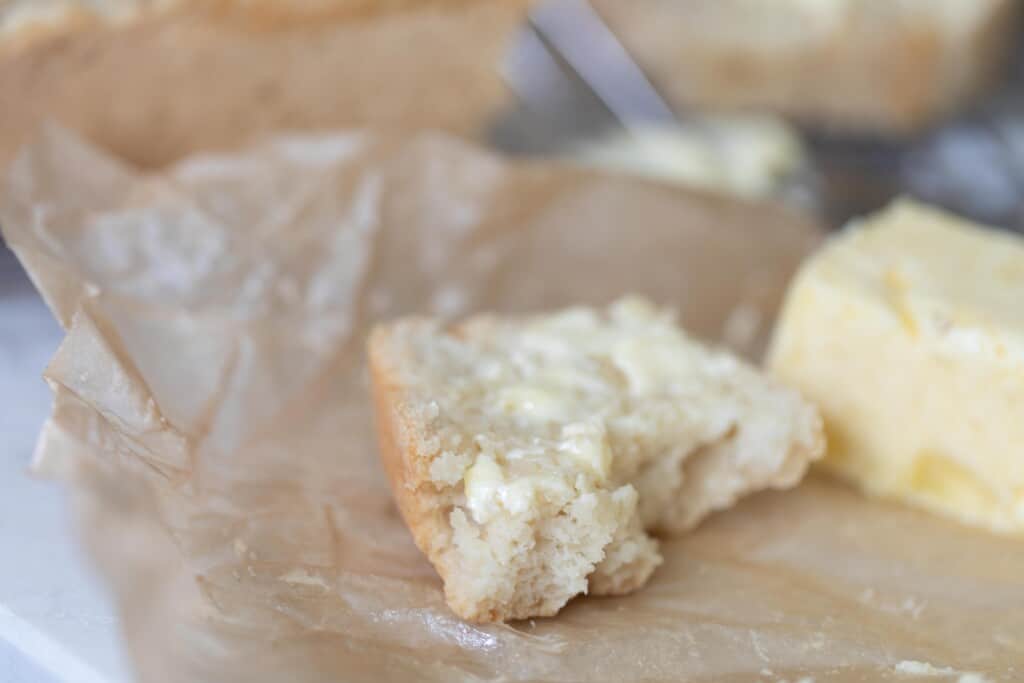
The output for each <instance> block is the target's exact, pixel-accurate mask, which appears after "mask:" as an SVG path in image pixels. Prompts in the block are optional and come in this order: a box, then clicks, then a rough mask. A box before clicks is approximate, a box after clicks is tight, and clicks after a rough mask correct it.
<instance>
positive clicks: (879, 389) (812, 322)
mask: <svg viewBox="0 0 1024 683" xmlns="http://www.w3.org/2000/svg"><path fill="white" fill-rule="evenodd" d="M768 362H769V365H770V367H771V369H772V370H773V372H775V373H776V374H777V375H778V376H779V377H781V378H782V379H784V380H787V381H788V382H789V383H791V384H793V385H794V386H796V387H798V388H799V389H801V390H803V392H804V393H805V395H806V396H807V397H808V398H810V399H812V400H814V401H816V402H817V403H818V405H819V407H820V408H821V411H822V414H823V415H824V418H825V423H826V430H827V433H828V439H829V447H828V455H827V456H826V458H825V460H824V461H823V462H824V464H823V467H825V468H827V469H829V470H831V471H833V472H836V473H838V474H840V475H842V476H843V477H845V478H847V479H849V480H851V481H853V482H855V483H856V484H858V485H859V486H860V487H861V488H863V489H864V490H865V491H867V492H869V493H872V494H877V495H882V496H886V497H892V498H896V499H899V500H903V501H907V502H909V503H913V504H916V505H919V506H921V507H924V508H927V509H929V510H932V511H934V512H938V513H941V514H944V515H947V516H949V517H952V518H954V519H957V520H959V521H961V522H964V523H966V524H973V525H978V526H982V527H986V528H988V529H990V530H993V531H997V532H1002V533H1011V534H1019V535H1024V240H1022V239H1021V238H1020V237H1017V236H1015V235H1011V234H1009V233H1004V232H998V231H996V230H993V229H988V228H983V227H980V226H976V225H972V224H971V223H968V222H966V221H963V220H960V219H958V218H956V217H954V216H951V215H948V214H946V213H943V212H941V211H938V210H935V209H931V208H928V207H925V206H922V205H919V204H914V203H910V202H907V201H902V202H898V203H896V204H894V205H893V206H891V207H890V208H888V209H887V210H885V211H883V212H882V213H880V214H879V215H877V216H874V217H872V218H870V219H868V220H866V221H863V222H858V223H856V224H854V225H851V226H850V227H848V228H847V229H846V230H844V231H843V232H842V233H840V234H839V235H838V236H837V237H836V238H834V239H833V240H831V241H830V242H829V243H828V244H827V245H825V246H824V247H823V248H822V249H821V251H820V252H819V253H818V254H817V255H816V256H814V257H813V258H812V259H811V260H810V261H808V262H807V263H806V264H805V265H804V267H803V269H802V270H801V272H800V273H799V274H798V276H797V278H796V280H795V282H794V284H793V285H792V288H791V289H790V292H789V294H788V297H787V301H786V304H785V306H784V309H783V312H782V316H781V319H780V321H779V324H778V327H777V329H776V335H775V339H774V341H773V345H772V349H771V351H770V354H769V360H768Z"/></svg>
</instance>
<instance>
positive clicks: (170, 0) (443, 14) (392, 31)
mask: <svg viewBox="0 0 1024 683" xmlns="http://www.w3.org/2000/svg"><path fill="white" fill-rule="evenodd" d="M527 4H528V3H527V2H526V0H511V1H508V2H483V3H479V2H470V1H468V0H427V1H425V2H424V1H414V0H388V1H387V2H373V1H371V0H343V1H341V2H338V1H336V0H159V1H154V2H144V1H142V0H106V2H103V3H95V4H92V3H91V4H90V5H89V7H96V8H101V9H96V10H94V11H89V12H86V11H85V10H83V9H81V8H82V5H81V3H78V2H45V0H44V1H42V2H37V0H30V2H19V3H18V5H17V6H14V5H11V6H8V7H7V8H6V9H7V14H6V15H5V17H6V20H5V24H4V26H5V28H4V29H3V31H2V32H0V35H2V40H0V111H2V112H3V126H2V127H0V167H4V166H6V165H7V164H8V163H9V162H10V160H11V159H12V158H13V155H14V154H15V151H16V150H17V148H18V147H19V146H20V145H21V144H23V143H24V142H26V141H27V140H29V139H30V138H31V137H32V136H33V134H34V133H35V131H36V130H37V128H38V125H39V124H40V122H41V121H43V120H47V119H53V120H56V121H57V122H59V123H61V124H63V125H65V126H67V127H69V128H72V129H74V130H76V131H78V132H79V133H82V134H84V135H85V137H86V138H88V139H89V140H91V141H92V142H95V143H98V144H99V145H100V146H102V147H104V148H106V149H108V150H111V151H113V152H114V153H115V154H117V155H118V156H119V157H122V158H124V159H126V160H128V161H130V162H132V163H134V164H137V165H140V166H143V167H147V168H151V167H158V166H162V165H164V164H167V163H169V162H172V161H175V160H177V159H179V158H181V157H183V156H186V155H188V154H190V153H193V152H196V151H200V150H203V151H209V150H227V149H234V148H237V147H239V146H242V145H244V144H246V143H247V142H251V141H253V140H258V139H260V138H262V137H265V136H267V135H269V134H272V133H274V132H279V131H291V132H299V131H316V130H331V129H337V128H345V127H358V126H366V125H371V124H372V125H374V126H377V127H381V128H395V129H407V128H416V129H419V128H434V129H440V130H444V131H448V132H453V133H457V134H460V135H465V136H475V135H476V134H477V132H478V131H479V130H481V129H482V128H483V127H484V126H485V125H486V122H487V121H488V120H489V118H490V116H491V115H492V114H493V112H495V111H497V110H498V109H499V108H500V107H502V106H505V104H506V102H507V101H508V98H509V95H508V92H507V88H506V86H505V84H504V83H503V81H502V79H501V76H500V73H499V70H498V65H499V64H500V61H501V59H502V57H503V55H504V52H505V49H506V47H507V45H508V40H509V39H510V37H511V35H512V33H513V31H514V30H515V28H516V27H518V26H519V25H520V23H521V21H522V19H523V17H524V16H525V8H526V5H527ZM14 9H17V10H18V11H17V12H15V11H13V10H14Z"/></svg>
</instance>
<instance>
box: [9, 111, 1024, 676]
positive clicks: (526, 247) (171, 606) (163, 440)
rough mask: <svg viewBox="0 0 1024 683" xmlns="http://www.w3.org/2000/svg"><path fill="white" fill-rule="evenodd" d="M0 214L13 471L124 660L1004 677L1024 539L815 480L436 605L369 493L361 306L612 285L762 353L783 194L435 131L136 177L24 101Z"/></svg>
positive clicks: (340, 671)
mask: <svg viewBox="0 0 1024 683" xmlns="http://www.w3.org/2000/svg"><path fill="white" fill-rule="evenodd" d="M0 221H2V223H3V226H4V229H5V237H6V239H7V240H8V242H9V244H10V245H11V247H12V248H13V249H14V250H15V251H16V252H17V254H18V256H19V258H20V259H21V260H22V262H23V263H24V265H25V266H26V268H27V269H28V271H29V273H30V274H31V276H32V278H33V280H34V281H35V283H36V284H37V286H38V287H39V289H40V290H41V292H42V293H43V294H44V296H45V298H46V300H47V302H48V303H49V305H50V307H51V308H52V310H53V312H54V315H55V316H56V317H57V318H58V319H59V321H60V322H61V324H62V325H63V326H64V327H65V328H66V330H67V336H66V338H65V340H64V342H63V343H62V345H61V347H60V349H59V350H58V351H57V353H56V355H55V356H54V358H53V361H52V362H51V363H50V365H49V366H48V368H47V369H46V373H45V376H46V379H47V381H48V382H49V383H50V384H51V386H52V387H53V390H54V393H55V403H54V410H53V416H52V418H51V419H50V420H49V422H48V424H47V425H46V427H45V429H44V432H43V434H42V435H41V438H40V443H39V448H38V453H37V468H38V469H39V471H40V472H42V473H44V474H49V475H52V476H58V477H61V478H63V479H65V480H67V481H68V482H70V485H71V487H72V489H73V490H74V491H75V492H76V498H77V510H78V511H79V514H80V527H81V530H82V534H83V536H84V538H85V539H86V541H87V544H88V546H89V547H90V549H91V550H92V553H93V555H94V557H95V559H96V561H97V563H98V565H99V566H100V568H101V569H102V571H103V573H104V574H105V575H106V576H107V577H108V579H109V580H110V583H111V585H112V586H113V588H114V590H115V593H116V595H117V599H118V602H119V606H120V611H121V615H122V617H123V623H124V632H125V637H126V639H127V642H128V645H129V650H130V652H131V655H132V659H133V662H134V665H135V668H136V671H137V673H138V677H139V679H140V680H142V681H147V682H154V681H161V682H162V681H188V682H190V683H195V682H207V681H209V682H223V681H246V682H259V681H343V682H349V681H374V682H385V681H406V680H427V681H452V680H476V681H499V680H500V681H526V680H531V681H540V680H543V681H620V682H626V681H641V680H643V681H684V680H685V681H717V682H724V683H728V682H740V681H743V682H746V681H776V682H778V681H782V680H787V681H790V682H791V683H793V682H795V681H797V680H803V681H808V680H812V679H813V680H814V681H816V682H817V683H822V682H824V681H878V680H905V677H906V676H909V675H912V674H914V672H918V673H920V672H922V671H923V672H928V671H931V672H933V673H935V672H938V673H936V674H935V675H936V676H937V677H940V678H938V680H942V678H941V676H944V677H945V679H946V680H957V678H958V677H959V676H961V674H967V673H969V672H976V673H978V674H981V675H983V676H984V677H985V678H984V679H983V680H989V681H1013V680H1020V679H1021V677H1024V665H1022V662H1024V578H1022V577H1024V544H1020V543H1019V542H1013V541H1010V540H1007V539H999V538H994V537H989V536H985V535H982V534H980V533H977V532H974V531H970V530H966V529H960V528H957V527H955V526H952V525H950V524H948V523H946V522H944V521H941V520H937V519H932V518H930V517H927V516H924V515H922V514H920V513H918V512H915V511H911V510H905V509H901V508H899V507H896V506H892V505H889V504H884V503H878V502H870V501H866V500H862V499H861V498H859V497H858V496H857V495H855V494H854V493H852V492H851V491H849V490H847V489H845V488H843V487H841V486H839V485H837V484H834V483H830V482H827V481H824V480H818V479H816V478H812V479H811V480H810V481H808V482H806V483H805V484H804V485H802V486H801V487H800V488H798V489H797V490H795V491H791V492H787V493H768V494H763V495H759V496H755V497H754V498H752V499H749V500H747V501H745V502H743V503H742V504H740V505H739V506H738V507H737V508H735V509H733V510H731V511H729V512H726V513H724V514H720V515H718V516H716V517H714V518H712V519H711V520H709V521H708V522H707V523H706V524H704V525H703V526H702V527H701V528H700V529H699V530H698V531H697V532H696V533H694V534H693V535H691V536H689V537H687V538H684V539H679V540H675V541H670V542H668V543H666V544H665V545H664V546H663V549H664V553H665V556H666V562H665V564H664V566H662V567H661V568H660V569H659V570H658V572H657V573H656V574H655V576H654V578H653V580H652V582H651V583H650V584H649V585H648V586H647V587H646V588H644V589H643V590H641V591H639V592H638V593H636V594H634V595H631V596H628V597H623V598H603V599H592V598H582V599H577V600H575V601H573V602H572V603H571V604H570V605H569V606H568V607H567V608H566V609H565V610H563V612H562V613H561V614H559V615H558V616H557V617H555V618H550V619H539V620H536V621H528V622H521V623H513V624H508V625H495V626H484V627H482V626H473V625H469V624H466V623H463V622H461V621H459V620H458V619H456V618H455V617H454V616H453V615H452V614H451V613H450V612H449V611H448V609H447V608H446V606H445V604H444V602H443V600H442V596H441V591H440V582H439V580H438V578H437V577H436V575H435V574H434V572H433V570H432V569H431V567H430V565H429V564H428V563H427V562H426V561H425V560H424V559H423V557H422V556H421V555H420V554H419V552H418V551H417V550H416V548H415V547H414V546H413V544H412V542H411V539H410V537H409V534H408V532H407V531H406V529H405V528H404V526H403V525H402V523H401V521H400V519H399V517H398V515H397V513H396V511H395V509H394V507H393V504H392V502H391V498H390V494H389V491H388V489H387V486H386V483H385V479H384V476H383V474H382V471H381V468H380V466H379V464H378V462H377V457H376V453H375V444H374V440H373V429H372V414H371V408H370V404H369V401H368V400H367V377H366V371H365V366H364V360H363V342H364V336H365V334H366V332H367V330H368V327H369V325H371V324H372V323H373V322H374V321H375V320H380V319H384V318H388V317H391V316H395V315H399V314H405V313H410V312H420V313H436V314H440V315H444V316H459V315H463V314H466V313H469V312H472V311H478V310H482V309H490V310H497V311H502V312H508V311H523V310H538V309H544V308H550V307H555V306H560V305H565V304H569V303H573V302H587V303H604V302H606V301H608V300H610V299H612V298H613V297H615V296H617V295H619V294H621V293H624V292H638V293H642V294H646V295H648V296H650V297H652V298H653V299H655V300H656V301H658V302H660V303H667V304H670V305H673V306H675V307H677V308H678V309H679V311H680V314H681V319H682V321H683V322H684V324H686V325H687V326H688V327H689V328H690V329H691V330H693V331H694V332H696V333H697V334H699V335H701V336H703V337H705V338H708V339H713V340H722V341H725V342H727V343H729V344H730V345H732V346H733V347H734V348H737V349H739V350H740V351H742V352H744V353H747V354H748V355H756V354H757V353H758V352H759V349H760V348H762V346H763V344H764V341H765V336H766V334H767V331H768V328H769V326H770V322H771V317H772V315H773V313H774V311H775V309H776V307H777V305H778V303H779V300H780V297H781V295H782V292H783V290H784V287H785V284H786V281H787V279H788V277H789V276H790V275H791V273H792V272H793V270H794V268H795V267H796V265H797V263H798V262H799V259H800V258H801V257H802V256H803V255H804V254H806V252H807V251H808V250H809V249H810V248H812V247H813V245H814V244H815V243H816V242H817V240H818V234H817V232H816V230H815V228H814V226H813V225H811V224H809V223H808V222H807V221H806V219H803V218H801V217H800V216H798V215H796V214H793V213H789V212H787V211H786V210H784V209H781V208H778V207H776V206H773V205H769V204H740V203H732V202H729V201H726V200H723V199H718V198H714V197H711V196H708V195H699V194H688V193H685V192H682V191H680V190H677V189H673V188H669V187H665V186H658V185H653V184H651V185H649V184H644V183H642V182H640V181H635V180H628V179H624V178H615V177H608V176H602V175H598V174H589V173H585V172H582V171H578V170H570V169H568V168H559V167H557V166H549V165H524V164H512V163H509V162H506V161H503V160H501V159H499V158H497V157H495V156H492V155H490V154H488V153H485V152H482V151H480V150H478V149H476V148H475V147H472V146H470V145H468V144H467V143H465V142H461V141H458V140H456V139H454V138H451V137H447V136H445V135H443V134H436V133H420V134H417V135H412V136H407V137H395V136H381V135H377V134H375V133H373V132H369V131H364V132H343V133H339V134H335V135H329V136H321V137H308V136H307V137H290V138H279V139H275V140H273V141H268V142H265V143H263V144H261V145H258V146H256V147H252V148H250V149H248V150H246V151H243V152H240V153H238V154H235V155H231V156H213V155H207V156H196V157H192V158H189V159H186V160H185V161H183V162H181V163H179V164H177V165H175V166H172V167H169V168H168V169H166V170H165V171H163V172H160V173H155V174H143V173H141V172H139V171H136V170H134V169H133V168H131V167H129V166H126V165H123V164H122V163H121V162H119V161H116V160H115V159H114V158H112V157H110V156H107V155H106V154H105V153H102V152H100V151H98V150H97V149H94V148H93V147H91V146H89V145H88V144H86V143H84V142H83V141H82V140H80V139H79V138H77V137H76V136H74V135H73V134H71V133H69V132H66V131H64V130H62V129H59V128H56V127H51V128H48V129H46V130H45V131H44V133H43V135H42V137H41V138H39V139H38V140H37V141H36V142H35V143H33V144H32V145H31V146H29V147H28V148H26V149H25V151H24V152H23V154H22V155H21V156H20V157H19V159H18V161H17V162H16V163H15V164H14V165H13V166H12V168H11V169H10V175H9V179H8V181H7V182H6V184H5V185H4V188H3V194H2V195H0ZM968 680H970V679H968Z"/></svg>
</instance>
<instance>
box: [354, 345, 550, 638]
mask: <svg viewBox="0 0 1024 683" xmlns="http://www.w3.org/2000/svg"><path fill="white" fill-rule="evenodd" d="M367 350H368V355H369V359H370V380H371V385H372V387H373V400H374V410H375V414H376V429H377V441H378V447H379V449H380V459H381V462H382V463H383V464H384V470H385V472H386V473H387V476H388V481H389V482H390V483H391V491H392V495H394V498H395V504H396V505H397V506H398V510H399V512H400V513H401V515H402V519H403V520H405V524H406V526H407V527H408V529H409V531H410V532H411V533H412V536H413V540H414V541H415V543H416V546H417V547H418V548H419V549H420V550H421V551H422V552H423V554H425V555H426V556H427V559H429V560H430V563H431V564H432V565H434V568H435V569H436V570H437V572H438V574H439V575H440V576H441V579H442V580H443V581H444V584H445V600H446V601H447V603H448V606H449V607H450V608H451V609H452V611H453V612H455V613H456V614H457V615H459V616H460V617H462V618H463V619H466V620H468V621H472V622H476V623H491V622H497V621H504V620H506V619H508V618H509V615H507V614H504V613H502V612H500V611H498V610H496V609H486V608H484V607H483V606H482V605H480V604H476V603H470V602H467V601H465V600H462V599H460V596H459V595H458V594H457V593H456V592H453V591H450V590H448V586H449V582H451V581H454V580H455V576H454V572H455V567H454V566H453V565H452V559H451V558H450V557H449V550H450V549H451V537H452V529H451V524H450V523H449V521H448V514H449V513H450V510H448V509H447V508H446V506H445V505H444V503H443V501H442V500H441V498H440V495H439V493H438V491H437V489H436V488H435V487H434V485H433V484H432V483H431V482H430V481H429V479H428V477H427V476H426V473H427V471H428V468H429V458H427V457H426V456H424V455H423V454H422V453H420V451H419V448H418V444H419V443H421V442H422V435H420V434H417V432H416V430H417V428H416V425H415V422H414V421H413V420H412V419H410V418H409V416H408V415H407V414H406V413H405V407H404V405H405V402H404V399H403V392H402V388H401V382H400V381H399V380H398V378H397V377H395V374H394V368H393V367H392V365H391V362H390V360H389V357H390V354H391V350H390V349H389V332H388V331H387V330H386V329H384V328H382V327H378V328H376V329H374V330H373V332H372V333H371V334H370V338H369V341H368V343H367ZM555 611H557V609H556V610H554V611H552V612H551V614H554V612H555ZM536 616H550V615H545V614H538V615H536Z"/></svg>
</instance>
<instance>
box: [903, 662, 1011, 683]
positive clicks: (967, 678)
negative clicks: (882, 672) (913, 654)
mask: <svg viewBox="0 0 1024 683" xmlns="http://www.w3.org/2000/svg"><path fill="white" fill-rule="evenodd" d="M895 671H896V673H897V674H901V675H903V676H922V677H923V676H927V677H936V676H957V679H956V683H992V682H991V681H990V680H989V679H988V678H986V677H985V676H982V675H981V674H979V673H975V672H973V671H966V672H961V671H957V670H956V669H953V668H952V667H948V666H935V665H934V664H930V663H929V662H919V661H917V660H914V659H905V660H903V661H902V662H899V663H898V664H897V665H896V667H895Z"/></svg>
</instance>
